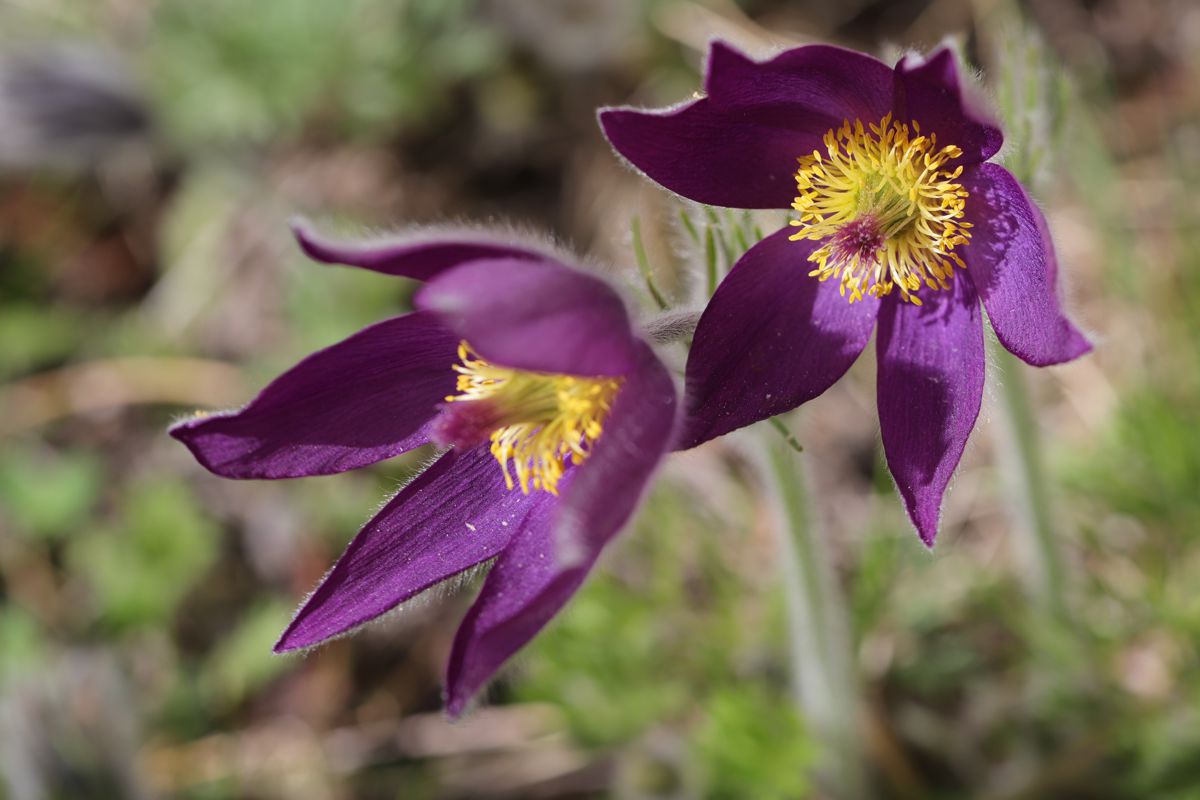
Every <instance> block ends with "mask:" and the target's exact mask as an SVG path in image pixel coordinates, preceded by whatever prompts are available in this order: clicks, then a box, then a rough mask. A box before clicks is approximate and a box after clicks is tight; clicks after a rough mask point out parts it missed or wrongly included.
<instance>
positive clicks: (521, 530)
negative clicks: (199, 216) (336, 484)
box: [171, 227, 677, 714]
mask: <svg viewBox="0 0 1200 800" xmlns="http://www.w3.org/2000/svg"><path fill="white" fill-rule="evenodd" d="M297 235H298V237H299V240H300V244H301V246H302V247H303V248H304V250H305V251H306V252H307V253H308V254H309V255H310V256H311V257H313V258H315V259H316V260H318V261H324V262H329V263H339V264H347V265H352V266H357V267H362V268H365V269H370V270H374V271H376V272H383V273H386V274H390V275H397V276H404V277H408V278H415V279H417V280H422V281H425V282H426V283H425V286H423V287H422V288H421V290H420V291H419V292H418V293H417V295H416V298H415V305H416V307H417V310H416V311H414V312H413V313H411V314H407V315H404V316H400V317H396V318H394V319H390V320H386V321H384V322H380V323H378V324H376V325H373V326H371V327H368V328H366V329H364V330H362V331H360V332H359V333H357V334H355V335H353V336H351V337H350V338H348V339H346V340H344V341H342V342H340V343H338V344H335V345H333V346H331V347H329V348H326V349H325V350H321V351H320V352H317V353H314V354H313V355H311V356H309V357H308V358H306V359H304V360H303V361H301V362H300V363H299V364H297V365H296V366H295V367H293V368H292V369H290V370H289V371H287V372H285V373H284V374H283V375H281V376H280V377H279V378H277V379H276V380H275V381H274V382H272V383H271V384H269V385H268V386H267V387H266V388H265V389H264V390H263V391H262V392H261V393H260V394H259V395H258V397H256V398H255V399H254V400H253V401H251V402H250V404H249V405H247V406H246V407H245V408H243V409H241V410H240V411H235V412H229V413H222V414H216V415H205V416H199V417H196V418H194V419H190V420H187V421H185V422H183V423H181V424H179V425H177V426H175V427H174V428H173V429H172V430H171V435H172V436H174V437H175V438H177V439H179V440H180V441H182V442H183V443H184V444H186V445H187V447H188V448H189V449H190V450H191V451H192V453H193V454H194V455H195V456H196V458H197V459H198V460H199V461H200V463H201V464H202V465H204V466H205V467H206V468H208V469H209V470H211V471H212V472H215V473H216V474H218V475H222V476H224V477H229V478H295V477H304V476H311V475H327V474H331V473H336V472H342V471H345V470H350V469H355V468H357V467H362V466H366V465H368V464H372V463H375V462H378V461H381V460H384V459H387V458H391V457H393V456H396V455H399V454H400V453H404V452H407V451H409V450H412V449H414V448H416V447H420V446H421V445H425V444H429V443H434V444H438V445H441V446H443V447H446V448H448V449H447V450H446V451H445V452H444V453H443V454H442V455H441V456H440V457H439V458H438V459H437V460H436V461H435V462H433V463H432V464H431V465H430V466H429V467H428V468H426V469H425V470H424V471H423V472H421V473H420V474H419V475H417V476H416V477H415V478H414V479H413V480H412V481H411V482H410V483H409V484H408V485H407V486H405V487H404V488H403V489H401V490H400V492H398V493H397V494H396V495H395V496H394V497H393V498H392V499H391V500H390V501H389V502H388V503H387V504H386V505H385V506H384V507H383V509H382V510H381V511H380V512H379V513H378V514H376V515H375V517H374V518H373V519H372V520H371V521H370V522H368V523H367V524H366V526H365V527H364V528H363V529H362V531H361V532H360V533H359V534H358V536H357V537H356V538H355V539H354V540H353V541H352V542H351V543H350V545H349V546H348V547H347V548H346V551H345V553H344V554H343V555H342V557H341V558H340V559H339V560H338V562H337V564H336V565H335V566H334V567H333V569H332V570H331V571H330V572H329V574H328V575H327V576H326V577H325V579H324V580H323V581H322V582H321V584H320V586H318V587H317V589H316V591H314V592H313V594H312V595H311V596H310V597H309V598H308V600H307V601H306V602H305V603H304V604H303V606H301V608H300V610H299V611H298V612H297V613H296V617H295V619H294V620H293V621H292V623H291V624H290V625H289V626H288V628H287V630H286V631H284V633H283V636H282V637H281V638H280V640H279V642H278V644H276V646H275V649H276V650H277V651H279V652H283V651H288V650H297V649H301V648H307V647H312V646H314V645H316V644H319V643H321V642H323V641H325V640H327V639H329V638H331V637H335V636H339V635H342V634H344V633H347V632H348V631H351V630H352V629H354V628H356V627H357V626H359V625H362V624H363V623H366V622H369V621H370V620H372V619H375V618H376V617H378V616H380V615H381V614H384V613H386V612H388V611H390V610H391V609H393V608H395V607H396V606H397V605H399V604H400V603H403V602H404V601H406V600H408V599H410V598H412V597H413V596H415V595H417V594H419V593H420V592H423V591H425V590H426V589H428V588H430V587H432V586H435V585H437V584H439V583H442V582H443V581H446V580H447V579H449V578H452V577H454V576H456V575H460V574H462V573H464V572H467V571H469V570H471V569H472V568H474V567H477V566H479V565H481V564H485V563H487V562H489V561H491V562H493V563H492V566H491V571H490V572H489V573H488V576H487V579H486V580H485V581H484V583H483V587H482V589H481V590H480V594H479V596H478V598H477V599H476V601H475V603H474V605H473V606H472V607H471V609H470V610H469V611H468V612H467V616H466V618H465V619H464V621H463V623H462V626H461V627H460V629H459V631H458V635H457V637H456V638H455V642H454V648H453V651H452V653H451V657H450V663H449V667H448V670H447V676H446V703H447V709H448V710H449V712H450V713H451V714H458V713H460V712H461V711H462V710H463V708H464V707H465V705H466V704H467V702H468V701H469V700H470V698H471V697H472V696H473V695H474V694H475V693H476V692H477V691H478V690H479V689H480V687H482V686H483V685H484V684H485V683H486V682H487V680H488V679H489V678H490V677H491V676H492V675H493V674H494V673H495V671H496V670H497V669H498V668H499V667H500V666H501V665H502V664H503V663H504V662H505V661H506V660H507V659H508V658H509V657H510V656H511V655H512V654H513V653H515V652H516V651H517V650H518V649H520V648H521V647H522V646H523V645H524V644H525V643H526V642H527V641H528V640H529V639H531V638H532V637H533V636H534V635H535V634H536V633H537V632H538V631H539V630H540V629H541V628H542V626H544V625H545V624H546V623H547V622H548V621H549V620H550V618H551V617H553V616H554V614H556V613H557V612H558V610H559V609H560V608H561V607H562V606H563V604H564V603H566V601H567V600H568V599H569V598H570V597H571V595H572V594H574V592H575V590H576V589H578V587H579V586H580V584H581V583H582V582H583V579H584V578H585V577H586V576H587V574H588V571H589V570H590V569H591V567H592V565H593V564H594V563H595V560H596V558H597V557H598V556H599V554H600V551H601V550H602V548H603V547H604V546H605V545H606V544H607V542H608V541H609V540H610V539H611V538H612V537H613V536H614V535H615V534H616V533H617V532H618V531H619V530H620V528H621V527H622V526H623V525H624V524H625V522H626V521H627V520H628V519H629V517H630V516H631V514H632V513H633V511H634V509H635V507H636V505H637V503H638V501H639V499H640V498H641V496H642V495H643V493H644V490H645V488H646V486H647V484H648V482H649V480H650V478H651V475H652V474H653V472H654V470H655V468H656V467H657V465H658V463H659V461H660V460H661V458H662V456H663V455H664V454H665V453H666V452H667V450H668V449H669V448H670V446H671V445H672V444H673V441H674V433H675V429H676V425H675V420H676V405H677V403H676V389H675V384H674V380H673V378H672V377H671V375H670V373H669V372H668V371H667V369H666V368H665V367H664V366H663V364H662V362H660V361H659V359H658V357H657V356H656V355H655V354H654V352H653V350H652V349H651V347H650V345H649V344H647V342H646V341H645V340H644V339H643V338H642V336H641V334H640V333H639V332H638V331H637V330H636V329H635V328H634V326H633V325H632V324H631V322H630V319H629V315H628V313H627V311H626V308H625V305H624V303H623V302H622V300H621V298H620V297H619V296H618V295H617V293H616V292H615V291H614V290H613V289H612V288H611V287H610V286H609V285H608V284H607V283H605V282H604V281H603V280H601V279H600V278H598V277H596V276H594V275H592V274H588V273H585V272H583V271H581V270H579V269H575V268H573V267H571V266H568V264H567V263H564V262H565V261H566V259H564V258H563V257H562V256H558V255H555V254H552V253H548V252H543V251H541V250H540V249H538V248H537V247H534V246H530V245H526V244H521V243H515V244H514V243H507V242H503V241H491V240H483V239H478V238H474V237H472V236H469V235H466V234H458V235H454V236H450V237H442V238H428V239H424V240H393V241H381V242H366V243H359V244H338V243H334V242H330V241H327V240H324V239H322V238H319V237H317V236H316V235H314V234H313V233H312V232H311V231H309V230H307V229H306V228H304V227H298V228H297Z"/></svg>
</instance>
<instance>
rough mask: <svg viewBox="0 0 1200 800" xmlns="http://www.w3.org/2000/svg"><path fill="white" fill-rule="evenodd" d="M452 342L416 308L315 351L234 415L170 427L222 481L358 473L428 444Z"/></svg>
mask: <svg viewBox="0 0 1200 800" xmlns="http://www.w3.org/2000/svg"><path fill="white" fill-rule="evenodd" d="M457 347H458V338H457V337H456V336H455V335H454V334H453V333H451V332H450V331H449V330H447V329H446V328H445V327H444V326H443V325H442V324H441V323H440V322H439V321H438V320H437V318H436V317H435V316H433V315H432V314H427V313H421V312H418V313H416V314H409V315H407V316H403V317H396V318H395V319H390V320H387V321H385V322H380V323H378V324H376V325H372V326H371V327H369V328H365V329H363V330H361V331H359V332H358V333H356V334H354V335H353V336H351V337H350V338H348V339H346V340H344V341H342V342H339V343H338V344H335V345H333V346H332V347H328V348H326V349H324V350H320V351H318V352H316V353H313V354H312V355H310V356H309V357H308V358H306V359H304V360H303V361H301V362H300V363H299V364H297V365H296V366H294V367H292V369H290V370H288V371H287V372H285V373H284V374H283V375H281V376H279V377H278V378H276V379H275V380H274V381H273V382H272V383H271V384H269V385H268V386H267V388H265V389H263V391H262V392H261V393H260V394H259V395H258V397H256V398H254V400H253V401H251V402H250V404H249V405H248V406H246V407H245V408H243V409H241V410H240V411H234V412H229V413H224V414H216V415H211V416H204V417H199V418H196V419H189V420H187V421H185V422H182V423H180V424H179V425H176V426H175V427H174V428H172V429H171V435H172V436H174V437H175V438H176V439H178V440H179V441H181V442H183V443H184V444H185V445H187V447H188V449H189V450H191V451H192V454H193V455H194V456H195V457H196V459H197V460H198V461H199V462H200V463H201V464H202V465H204V467H205V468H207V469H209V470H211V471H212V472H215V473H216V474H218V475H223V476H225V477H227V478H298V477H304V476H307V475H328V474H330V473H334V472H343V471H345V470H349V469H356V468H358V467H362V466H365V465H367V464H373V463H375V462H376V461H382V460H384V459H386V458H391V457H392V456H396V455H399V454H400V453H403V452H406V451H408V450H412V449H413V448H415V447H420V446H421V445H423V444H425V443H426V442H428V441H429V436H428V434H427V432H426V430H425V425H426V423H427V422H429V420H430V419H431V418H432V417H433V416H434V414H435V413H436V406H437V404H438V403H440V402H441V401H442V400H444V399H445V397H446V395H448V394H452V393H453V392H454V385H455V377H456V375H455V373H454V370H453V367H454V364H455V363H457V361H458V356H457Z"/></svg>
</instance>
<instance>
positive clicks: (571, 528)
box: [446, 345, 676, 716]
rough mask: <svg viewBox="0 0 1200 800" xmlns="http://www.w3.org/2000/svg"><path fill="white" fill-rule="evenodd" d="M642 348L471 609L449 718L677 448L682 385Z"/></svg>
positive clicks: (529, 630)
mask: <svg viewBox="0 0 1200 800" xmlns="http://www.w3.org/2000/svg"><path fill="white" fill-rule="evenodd" d="M640 350H641V352H640V353H639V356H638V364H637V366H636V368H635V369H634V371H633V372H632V373H630V375H629V376H628V377H627V378H626V383H625V388H624V389H623V390H622V392H621V395H620V396H619V397H618V399H617V402H616V403H615V404H614V406H613V410H612V412H611V414H610V416H609V420H608V422H607V424H606V426H605V430H604V434H603V435H602V436H601V438H600V440H599V441H598V442H597V443H596V448H595V450H594V451H593V452H592V454H591V456H589V457H588V459H587V460H586V461H585V462H584V463H583V464H582V465H581V466H579V467H577V468H576V469H575V470H573V473H572V474H571V475H570V477H569V478H567V479H565V480H566V481H569V482H568V483H567V484H566V488H565V489H564V490H563V504H562V505H561V506H560V507H558V508H557V509H556V508H553V507H551V506H549V505H545V506H541V507H539V508H537V509H535V510H534V511H533V512H531V514H530V515H529V517H528V518H527V520H526V524H525V527H524V528H523V529H522V530H521V532H520V533H519V534H518V535H517V536H516V537H515V538H514V539H513V541H512V543H511V544H510V545H509V547H508V548H506V549H505V551H504V553H503V554H502V555H501V556H500V557H499V558H498V559H497V560H496V563H495V566H494V567H493V568H492V571H491V573H490V574H489V575H488V578H487V581H486V582H485V583H484V586H483V589H482V590H481V591H480V594H479V598H478V599H477V600H476V601H475V604H474V605H473V606H472V607H471V610H470V611H469V612H467V616H466V618H465V619H464V620H463V623H462V626H461V627H460V628H459V631H458V635H457V636H456V638H455V641H454V650H453V652H452V653H451V656H450V664H449V667H448V669H447V676H446V708H447V711H448V712H449V713H450V714H451V715H455V716H456V715H458V714H460V713H461V712H462V711H463V709H464V708H465V706H466V704H467V702H468V701H469V700H470V698H471V697H472V696H474V695H475V693H476V692H478V691H479V689H480V688H481V687H482V686H483V685H484V684H485V683H486V682H487V681H488V680H489V679H490V678H491V677H492V675H494V674H495V672H496V670H497V669H499V668H500V666H501V665H502V664H503V663H504V662H505V661H506V660H508V658H509V657H510V656H512V655H513V654H514V653H515V652H516V651H517V650H519V649H520V648H521V647H523V646H524V645H525V643H526V642H528V641H529V640H530V639H531V638H533V636H534V635H536V634H537V632H538V631H540V630H541V629H542V627H544V626H545V625H546V623H547V622H549V621H550V619H551V618H552V617H553V616H554V615H555V614H557V613H558V611H559V609H561V608H562V606H563V604H565V603H566V601H567V600H568V599H569V598H570V597H571V595H573V594H574V593H575V591H576V590H577V589H578V588H579V586H580V584H581V583H582V582H583V580H584V578H585V577H586V576H587V574H588V572H589V571H590V570H591V568H592V565H593V564H594V563H595V561H596V558H597V557H598V556H599V555H600V551H601V550H602V548H603V547H604V545H605V544H606V543H607V542H608V541H609V540H610V539H611V538H612V537H613V535H614V534H616V533H617V531H618V530H620V528H621V527H622V526H623V525H624V524H625V522H626V521H627V520H628V519H629V517H630V515H631V514H632V513H633V511H634V509H635V507H636V505H637V503H638V501H639V500H640V499H641V497H642V495H643V494H644V492H645V489H646V486H647V484H648V482H649V479H650V476H651V475H652V473H653V472H654V469H655V467H656V466H657V465H658V462H659V460H660V459H661V458H662V456H663V454H664V453H665V452H666V451H667V449H668V448H669V447H670V443H671V437H672V435H673V430H674V422H675V416H676V401H675V386H674V382H673V380H672V378H671V376H670V374H669V373H668V372H667V370H666V369H665V368H664V367H663V365H662V364H661V363H660V362H659V361H658V359H657V358H656V357H655V356H654V355H653V353H651V352H650V350H649V348H648V347H646V346H645V345H642V347H641V348H640Z"/></svg>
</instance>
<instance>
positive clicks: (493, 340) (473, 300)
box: [415, 259, 636, 375]
mask: <svg viewBox="0 0 1200 800" xmlns="http://www.w3.org/2000/svg"><path fill="white" fill-rule="evenodd" d="M415 302H416V305H417V306H418V307H419V308H424V309H428V310H429V311H432V312H434V313H436V314H438V315H439V316H440V317H441V318H442V319H443V321H444V322H445V323H446V325H447V326H448V327H450V328H451V329H452V330H454V332H455V333H456V334H457V335H458V336H459V337H461V338H463V339H465V340H467V341H468V342H469V343H470V344H471V347H472V348H474V350H475V352H477V353H479V355H481V356H483V357H484V358H486V359H487V360H489V361H492V362H494V363H496V364H502V365H504V366H506V367H512V368H514V369H526V370H534V371H537V372H559V373H567V374H576V375H623V374H624V373H626V372H628V371H629V369H630V367H631V366H632V364H633V361H634V357H635V352H636V349H635V345H636V340H635V338H634V333H633V328H632V326H631V325H630V322H629V315H628V313H627V312H626V310H625V304H624V303H623V302H622V301H621V298H620V297H619V296H618V295H617V293H616V292H614V291H613V289H612V288H611V287H610V286H609V285H608V284H607V283H605V282H604V281H603V280H601V279H600V278H597V277H595V276H593V275H588V274H586V273H583V272H580V271H578V270H575V269H570V268H568V267H565V266H563V265H561V264H558V263H555V262H552V261H517V260H514V259H491V260H486V261H474V262H471V263H470V264H466V265H464V266H462V267H458V268H457V269H454V270H452V271H449V272H446V273H444V274H442V275H440V276H438V277H437V278H436V279H434V280H432V281H431V282H430V283H428V284H427V285H426V286H425V287H424V288H422V289H421V291H420V292H418V293H417V296H416V299H415Z"/></svg>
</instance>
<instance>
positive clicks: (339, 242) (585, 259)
mask: <svg viewBox="0 0 1200 800" xmlns="http://www.w3.org/2000/svg"><path fill="white" fill-rule="evenodd" d="M290 225H291V228H292V230H293V231H295V232H297V233H299V232H303V233H304V235H305V236H307V237H309V238H311V239H313V240H315V241H318V242H320V243H322V244H326V245H328V246H332V247H339V246H346V247H355V246H364V245H370V246H373V247H398V246H401V245H409V244H420V243H422V242H436V241H445V240H457V241H461V242H469V243H474V244H501V245H507V246H509V247H520V248H526V249H528V250H532V251H534V252H537V253H540V254H541V255H544V256H545V257H546V258H547V259H548V260H550V261H555V262H557V263H560V264H562V265H563V266H565V267H568V268H572V269H577V270H579V271H580V272H584V273H587V274H588V275H592V276H594V277H597V278H600V279H601V280H603V281H604V282H605V283H606V284H607V285H608V287H609V288H610V289H612V291H613V292H614V293H616V295H617V296H618V297H619V298H621V302H622V303H624V305H625V308H626V310H627V311H629V312H630V319H631V320H633V319H634V314H633V311H634V309H636V308H637V307H638V304H637V303H635V302H632V301H631V298H630V297H629V290H628V287H626V286H625V285H624V283H623V282H622V281H619V280H617V279H616V278H617V273H618V272H619V270H618V269H617V268H616V266H615V265H613V264H610V263H608V262H605V261H603V260H600V259H598V258H595V257H593V256H590V255H586V254H581V253H579V252H578V251H577V250H575V249H574V248H572V247H571V245H570V244H569V243H567V242H564V241H562V240H561V239H560V238H559V237H557V236H555V235H553V234H549V233H546V232H545V231H541V230H538V229H535V228H532V227H528V226H526V225H523V224H520V223H515V222H509V221H504V220H497V219H492V220H490V221H488V222H487V223H477V222H472V221H465V220H463V221H458V220H452V221H445V222H431V223H426V224H422V223H413V224H411V225H407V226H404V227H400V228H386V229H385V228H370V227H367V226H357V228H356V229H354V230H350V229H347V228H345V226H338V227H340V228H341V229H342V230H343V231H344V232H343V233H341V234H337V235H327V234H325V233H324V232H323V229H325V228H326V227H327V226H325V225H323V224H322V225H315V224H314V223H313V222H312V220H310V219H308V218H307V217H304V216H302V215H297V216H294V217H292V219H291V220H290ZM328 227H331V228H332V227H334V226H332V225H330V226H328Z"/></svg>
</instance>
